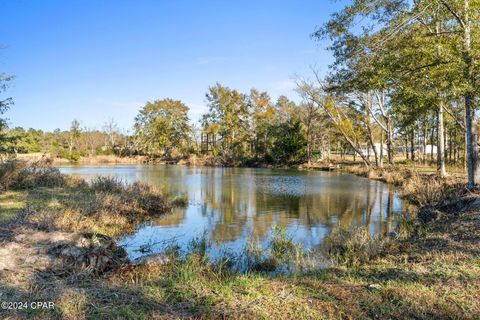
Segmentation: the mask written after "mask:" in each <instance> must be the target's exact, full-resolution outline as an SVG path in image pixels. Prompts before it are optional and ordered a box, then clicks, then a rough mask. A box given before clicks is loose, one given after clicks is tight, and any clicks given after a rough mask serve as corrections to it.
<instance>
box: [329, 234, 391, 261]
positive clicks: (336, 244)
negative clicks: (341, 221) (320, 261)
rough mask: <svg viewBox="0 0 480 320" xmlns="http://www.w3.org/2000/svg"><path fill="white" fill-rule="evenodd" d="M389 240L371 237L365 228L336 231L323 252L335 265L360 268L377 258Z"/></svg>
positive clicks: (330, 235)
mask: <svg viewBox="0 0 480 320" xmlns="http://www.w3.org/2000/svg"><path fill="white" fill-rule="evenodd" d="M388 241H389V240H388V239H387V238H382V237H380V236H371V235H370V233H369V232H368V230H367V229H365V228H354V229H343V228H339V229H334V230H333V231H332V233H330V234H329V235H328V236H327V237H325V239H324V242H323V245H322V247H323V250H324V252H325V254H326V256H327V257H329V258H330V259H331V262H332V263H333V264H334V265H346V266H349V267H351V266H358V265H360V264H363V263H366V262H369V261H370V260H372V259H374V258H375V257H377V256H378V255H379V254H380V253H381V252H382V251H383V249H384V248H385V245H386V244H387V242H388Z"/></svg>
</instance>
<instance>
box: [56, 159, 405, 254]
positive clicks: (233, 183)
mask: <svg viewBox="0 0 480 320" xmlns="http://www.w3.org/2000/svg"><path fill="white" fill-rule="evenodd" d="M60 170H61V171H62V172H63V173H67V174H73V175H78V176H82V177H84V178H86V179H90V178H93V177H94V176H96V175H105V176H115V177H118V178H121V179H123V180H124V181H126V182H134V181H137V180H140V181H144V182H147V183H150V184H153V185H156V186H157V187H159V188H160V189H162V190H164V191H166V192H169V193H170V194H172V195H187V196H188V205H187V206H186V207H185V208H176V209H174V211H173V213H171V214H168V215H166V216H165V217H164V218H162V219H159V220H156V221H155V223H150V224H146V225H143V226H141V227H140V228H139V229H138V230H137V231H136V232H135V233H134V234H132V235H129V236H126V237H124V238H122V239H119V242H120V243H121V244H122V245H123V246H124V247H125V248H126V250H127V252H128V254H129V256H130V257H131V258H136V257H139V256H141V255H142V253H141V252H140V251H141V250H139V249H140V248H141V247H144V246H145V245H147V246H149V247H150V248H151V249H152V251H150V252H160V251H162V250H163V249H164V248H165V246H166V245H168V244H171V242H172V241H174V242H175V243H177V244H179V245H180V246H181V247H186V246H188V244H189V243H190V241H191V239H192V238H194V237H201V236H202V235H205V236H206V237H207V240H209V242H210V244H211V249H210V250H212V254H213V255H215V254H216V253H219V252H223V251H233V252H239V251H240V250H241V249H242V248H243V247H244V246H245V244H246V242H247V241H248V239H251V238H252V237H253V239H256V240H258V241H260V242H262V241H264V240H265V239H266V237H267V236H268V234H269V232H270V230H271V228H272V227H273V226H281V227H285V228H286V229H287V231H288V233H289V234H290V235H291V236H292V237H293V238H294V240H295V241H296V242H298V243H301V244H302V245H303V247H304V248H307V249H315V248H317V247H319V246H320V245H321V243H322V240H323V238H324V237H325V236H327V235H328V234H329V233H330V232H331V231H332V229H334V228H336V227H339V226H342V227H356V226H365V227H367V228H368V230H369V231H370V233H371V234H372V235H373V234H379V233H384V234H387V233H389V232H391V231H393V229H394V228H395V225H396V223H397V221H398V220H399V217H400V216H401V213H402V211H403V203H402V201H401V200H400V198H399V197H398V195H397V194H396V193H395V190H394V188H393V187H392V186H389V185H387V184H384V183H382V182H379V181H371V180H368V179H366V178H361V177H357V176H354V175H349V174H344V173H339V172H321V171H298V170H276V169H251V168H191V167H185V166H177V165H95V166H93V165H80V166H62V167H60Z"/></svg>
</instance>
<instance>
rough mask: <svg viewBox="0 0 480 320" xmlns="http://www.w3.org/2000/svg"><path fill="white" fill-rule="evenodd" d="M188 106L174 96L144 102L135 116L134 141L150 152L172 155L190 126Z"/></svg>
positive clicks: (179, 146)
mask: <svg viewBox="0 0 480 320" xmlns="http://www.w3.org/2000/svg"><path fill="white" fill-rule="evenodd" d="M188 110H189V108H188V107H187V106H186V105H185V104H183V103H182V102H181V101H178V100H173V99H163V100H155V101H154V102H147V104H146V105H145V106H144V107H143V108H142V109H141V110H140V112H139V113H138V115H137V116H136V117H135V125H134V129H135V141H136V143H137V145H138V147H139V149H140V150H141V151H142V152H144V153H146V154H149V155H162V156H165V157H167V158H168V157H171V156H172V155H173V151H175V150H177V151H179V152H181V151H183V150H182V147H183V146H185V145H186V143H187V140H188V137H189V133H190V125H189V118H188Z"/></svg>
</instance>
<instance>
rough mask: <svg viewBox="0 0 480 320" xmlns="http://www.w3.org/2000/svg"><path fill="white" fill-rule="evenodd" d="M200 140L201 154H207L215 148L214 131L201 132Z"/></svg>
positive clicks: (215, 136) (215, 138) (215, 137)
mask: <svg viewBox="0 0 480 320" xmlns="http://www.w3.org/2000/svg"><path fill="white" fill-rule="evenodd" d="M200 140H201V143H200V145H201V152H202V154H208V153H210V152H213V150H215V147H216V145H217V135H216V134H215V133H207V132H202V134H201V137H200Z"/></svg>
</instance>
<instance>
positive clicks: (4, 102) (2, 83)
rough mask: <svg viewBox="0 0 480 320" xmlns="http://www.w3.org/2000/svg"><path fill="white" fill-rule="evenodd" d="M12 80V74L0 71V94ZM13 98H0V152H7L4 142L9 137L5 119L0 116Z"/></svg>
mask: <svg viewBox="0 0 480 320" xmlns="http://www.w3.org/2000/svg"><path fill="white" fill-rule="evenodd" d="M12 80H13V76H9V75H6V74H4V73H0V94H2V93H4V92H5V91H6V90H7V89H8V87H9V85H10V83H11V81H12ZM12 104H13V100H12V98H10V97H7V98H3V99H1V100H0V152H1V153H4V152H7V151H8V150H7V147H6V145H5V144H6V143H7V142H8V141H10V140H11V139H10V138H9V137H8V135H7V132H6V129H7V120H6V119H5V118H3V117H1V116H2V115H3V114H4V113H5V112H7V111H8V109H9V108H10V107H11V106H12Z"/></svg>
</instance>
